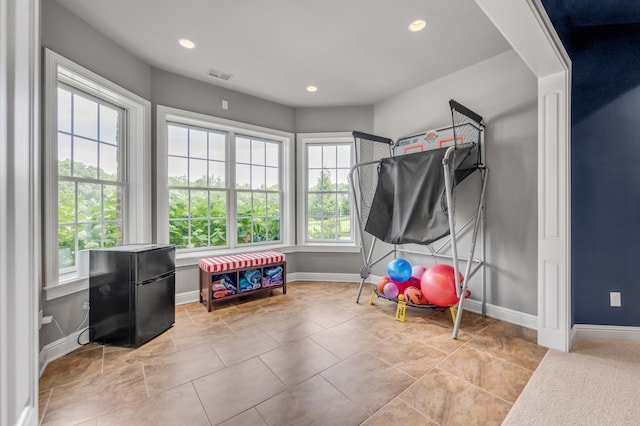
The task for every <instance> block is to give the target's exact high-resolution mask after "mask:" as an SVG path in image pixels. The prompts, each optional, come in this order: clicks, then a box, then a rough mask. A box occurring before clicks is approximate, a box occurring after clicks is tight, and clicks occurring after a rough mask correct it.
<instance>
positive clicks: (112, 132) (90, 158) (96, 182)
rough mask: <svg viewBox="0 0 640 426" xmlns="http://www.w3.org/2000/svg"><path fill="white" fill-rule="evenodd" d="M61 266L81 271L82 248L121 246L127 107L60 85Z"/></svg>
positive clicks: (59, 221)
mask: <svg viewBox="0 0 640 426" xmlns="http://www.w3.org/2000/svg"><path fill="white" fill-rule="evenodd" d="M57 108H58V132H57V138H58V141H57V142H58V156H57V157H58V266H59V268H60V271H61V272H63V273H64V272H68V271H73V270H75V267H76V265H77V261H76V260H77V259H76V257H77V253H78V252H79V251H80V250H84V249H92V248H99V247H113V246H117V245H121V244H122V241H123V233H124V229H123V225H124V202H125V201H124V197H123V196H124V192H125V189H126V186H125V181H124V173H123V170H122V163H123V162H122V159H121V158H122V152H123V149H122V148H123V146H124V141H123V139H124V138H123V122H124V120H123V118H124V111H123V109H122V108H120V107H118V106H117V105H113V104H111V103H108V102H105V101H102V100H100V99H98V98H94V97H93V96H91V95H89V94H87V93H84V92H82V91H79V90H76V89H73V88H71V87H70V86H67V85H64V84H59V86H58V105H57Z"/></svg>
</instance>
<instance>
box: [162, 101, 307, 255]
mask: <svg viewBox="0 0 640 426" xmlns="http://www.w3.org/2000/svg"><path fill="white" fill-rule="evenodd" d="M156 114H157V120H156V132H157V133H156V135H157V137H156V139H157V146H156V222H157V226H156V240H157V242H158V243H164V244H168V243H169V209H168V208H167V206H168V205H169V190H168V174H169V170H168V168H169V164H168V163H169V161H168V158H169V152H168V140H167V123H179V124H185V125H192V126H197V127H203V128H210V129H214V130H221V131H224V132H228V134H229V136H230V137H232V136H233V135H235V134H239V135H246V136H253V137H256V138H262V139H269V140H276V141H278V142H281V143H282V153H281V160H282V164H281V167H282V194H283V199H282V207H281V209H282V210H281V214H282V218H281V222H280V232H281V239H280V241H279V242H277V243H258V244H250V245H242V246H238V247H234V248H230V247H228V246H227V247H221V248H208V249H206V248H205V249H192V250H189V249H184V250H183V249H181V250H180V251H177V252H176V263H177V265H178V266H182V265H187V264H192V263H191V262H192V261H193V259H195V258H198V259H199V258H202V257H207V256H217V255H223V254H232V253H246V252H250V251H257V250H271V249H283V248H286V247H289V246H291V245H292V244H293V236H294V232H295V225H294V220H295V215H294V205H295V204H294V203H295V199H294V195H295V190H294V185H295V175H294V171H295V164H294V160H295V156H294V155H293V140H294V135H293V133H289V132H283V131H281V130H275V129H269V128H267V127H262V126H256V125H253V124H247V123H242V122H239V121H233V120H228V119H224V118H218V117H214V116H210V115H206V114H201V113H197V112H192V111H187V110H183V109H178V108H173V107H168V106H164V105H158V106H157V111H156ZM227 161H228V162H229V163H228V164H232V163H234V162H235V152H233V150H232V149H229V150H228V154H227ZM230 173H231V167H227V178H228V179H229V178H230V177H231V176H229V174H230ZM228 182H229V184H230V185H231V183H232V181H231V180H229V181H228ZM228 203H229V209H230V210H229V211H235V199H234V197H231V196H230V197H229V199H228ZM232 222H233V223H232ZM235 227H236V224H235V222H234V221H231V220H229V221H228V222H227V235H232V234H231V232H235V229H236V228H235ZM196 263H197V261H196Z"/></svg>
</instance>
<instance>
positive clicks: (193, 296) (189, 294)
mask: <svg viewBox="0 0 640 426" xmlns="http://www.w3.org/2000/svg"><path fill="white" fill-rule="evenodd" d="M199 300H200V291H198V290H194V291H185V292H183V293H178V294H176V306H178V305H184V304H186V303H192V302H198V301H199Z"/></svg>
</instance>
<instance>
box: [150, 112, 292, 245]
mask: <svg viewBox="0 0 640 426" xmlns="http://www.w3.org/2000/svg"><path fill="white" fill-rule="evenodd" d="M291 139H292V137H291V135H290V134H288V133H284V132H279V131H277V130H271V129H265V128H262V127H257V126H251V125H247V124H243V123H238V122H233V121H230V120H224V119H218V118H215V117H210V116H206V115H203V114H197V113H192V112H188V111H182V110H178V109H174V108H169V107H163V106H159V107H158V141H159V142H158V182H166V186H165V185H158V194H157V200H158V219H157V221H158V237H157V239H158V241H159V242H165V241H166V242H169V243H171V244H175V245H176V247H177V248H178V249H180V250H181V252H184V253H188V252H189V251H198V252H201V251H209V250H218V251H220V250H225V251H234V250H241V249H246V247H253V246H256V245H260V246H267V245H271V246H275V245H284V244H288V241H289V238H290V235H291V234H292V232H291V231H289V230H288V227H287V226H282V224H283V223H292V222H293V220H292V217H293V215H291V214H290V213H289V209H290V208H291V206H292V203H293V197H292V194H291V192H292V191H285V188H287V187H288V186H289V185H290V184H291V183H292V182H293V181H292V179H291V177H290V173H291V172H290V171H289V169H288V168H286V167H283V164H288V163H287V162H288V161H290V158H291V156H290V155H289V145H290V140H291Z"/></svg>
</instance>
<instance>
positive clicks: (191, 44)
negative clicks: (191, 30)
mask: <svg viewBox="0 0 640 426" xmlns="http://www.w3.org/2000/svg"><path fill="white" fill-rule="evenodd" d="M178 43H179V44H180V46H182V47H184V48H185V49H195V47H196V44H195V43H194V42H192V41H191V40H189V39H186V38H181V39H180V40H178Z"/></svg>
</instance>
